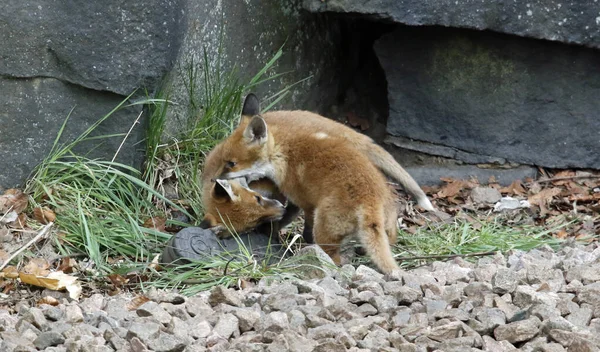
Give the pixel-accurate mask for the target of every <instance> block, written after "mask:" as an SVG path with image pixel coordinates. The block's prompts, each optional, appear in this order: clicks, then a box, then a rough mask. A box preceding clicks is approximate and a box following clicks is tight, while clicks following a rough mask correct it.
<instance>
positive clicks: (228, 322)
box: [212, 313, 240, 339]
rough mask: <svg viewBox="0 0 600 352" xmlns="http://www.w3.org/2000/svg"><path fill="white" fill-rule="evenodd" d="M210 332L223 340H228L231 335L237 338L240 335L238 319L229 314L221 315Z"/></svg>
mask: <svg viewBox="0 0 600 352" xmlns="http://www.w3.org/2000/svg"><path fill="white" fill-rule="evenodd" d="M212 332H213V333H214V334H217V335H218V336H220V337H222V338H224V339H228V338H229V337H230V336H232V335H234V336H238V335H239V334H240V332H239V322H238V318H236V317H235V315H233V314H231V313H225V314H223V315H222V316H221V317H220V318H219V320H218V321H217V324H216V325H215V327H214V328H213V331H212Z"/></svg>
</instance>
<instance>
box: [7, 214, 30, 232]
mask: <svg viewBox="0 0 600 352" xmlns="http://www.w3.org/2000/svg"><path fill="white" fill-rule="evenodd" d="M26 222H27V214H25V213H21V214H19V216H17V219H16V220H15V221H13V222H11V223H9V224H8V226H10V227H12V228H13V229H24V228H25V224H26Z"/></svg>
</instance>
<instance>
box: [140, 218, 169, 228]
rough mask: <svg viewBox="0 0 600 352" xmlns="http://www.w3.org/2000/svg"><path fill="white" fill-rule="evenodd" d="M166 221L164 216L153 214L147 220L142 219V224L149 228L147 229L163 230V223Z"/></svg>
mask: <svg viewBox="0 0 600 352" xmlns="http://www.w3.org/2000/svg"><path fill="white" fill-rule="evenodd" d="M166 223H167V219H166V218H164V217H162V216H153V217H151V218H149V219H148V220H146V221H144V224H143V225H142V226H144V227H146V228H149V229H155V230H157V231H160V232H165V224H166Z"/></svg>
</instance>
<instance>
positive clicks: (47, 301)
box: [37, 296, 60, 306]
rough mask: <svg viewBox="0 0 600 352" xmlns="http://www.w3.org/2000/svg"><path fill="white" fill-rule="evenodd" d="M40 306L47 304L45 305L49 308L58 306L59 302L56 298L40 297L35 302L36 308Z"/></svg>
mask: <svg viewBox="0 0 600 352" xmlns="http://www.w3.org/2000/svg"><path fill="white" fill-rule="evenodd" d="M42 304H47V305H50V306H57V305H59V304H60V302H59V301H58V300H57V299H56V298H54V297H52V296H46V297H42V298H41V299H40V300H39V301H38V302H37V305H38V306H41V305H42Z"/></svg>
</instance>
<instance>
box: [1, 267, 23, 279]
mask: <svg viewBox="0 0 600 352" xmlns="http://www.w3.org/2000/svg"><path fill="white" fill-rule="evenodd" d="M0 276H1V277H5V278H7V279H16V278H17V277H19V270H17V268H16V267H14V266H12V265H11V266H7V267H6V268H4V269H2V272H1V273H0Z"/></svg>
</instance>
